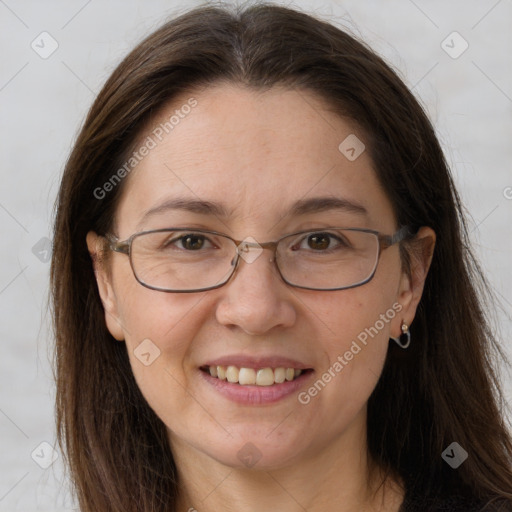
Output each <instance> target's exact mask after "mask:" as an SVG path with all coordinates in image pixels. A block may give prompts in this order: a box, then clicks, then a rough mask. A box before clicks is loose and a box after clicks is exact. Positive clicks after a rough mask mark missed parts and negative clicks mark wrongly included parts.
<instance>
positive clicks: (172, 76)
mask: <svg viewBox="0 0 512 512" xmlns="http://www.w3.org/2000/svg"><path fill="white" fill-rule="evenodd" d="M219 81H227V82H231V83H237V84H241V85H244V86H247V87H251V88H255V89H264V88H269V87H272V86H274V85H284V86H286V87H290V88H295V89H296V90H305V91H311V92H313V93H315V94H316V95H318V96H319V97H321V98H323V99H324V100H325V101H326V102H327V104H328V105H329V106H330V107H331V108H332V109H333V111H334V112H336V113H339V115H341V116H344V117H346V118H348V119H352V120H354V121H355V122H356V123H357V124H358V125H359V126H360V127H361V128H362V130H363V131H364V132H365V133H366V135H367V140H366V141H365V142H367V149H368V150H369V151H370V154H371V156H372V158H373V162H374V164H375V169H376V172H377V175H378V178H379V180H380V182H381V184H382V186H383V187H384V189H385V191H386V193H387V195H388V197H389V199H390V200H391V202H392V204H393V207H394V210H395V214H396V218H397V221H398V223H399V225H411V226H415V227H420V226H430V227H431V228H432V229H433V230H434V231H435V232H436V235H437V241H436V248H435V251H434V256H433V261H432V265H431V269H430V272H429V274H428V277H427V279H426V283H425V289H424V293H423V297H422V299H421V302H420V305H419V308H418V311H417V315H416V317H415V320H414V323H413V325H412V327H411V334H412V337H413V340H414V343H413V344H412V345H411V348H410V349H409V350H407V351H401V349H399V348H397V347H396V345H395V344H394V343H392V344H391V345H390V348H389V351H388V357H387V360H386V364H385V367H384V370H383V373H382V376H381V377H380V380H379V382H378V384H377V387H376V389H375V390H374V392H373V394H372V395H371V397H370V399H369V403H368V446H369V453H370V455H371V457H372V458H373V459H374V460H375V461H376V462H377V463H378V465H380V466H381V467H382V468H384V469H385V470H386V471H387V472H389V473H393V474H396V475H399V476H400V477H401V478H402V479H403V482H404V483H405V486H406V489H407V492H408V493H410V494H411V495H418V496H420V495H421V496H424V497H426V498H427V497H431V498H436V497H440V498H443V497H446V496H448V495H452V494H459V495H461V496H473V497H476V498H479V499H483V500H487V501H493V502H495V503H498V502H499V503H503V504H508V505H510V504H511V503H512V469H511V460H512V442H511V438H510V434H509V432H508V431H507V426H506V424H505V420H504V410H503V405H504V402H505V401H504V399H503V395H502V392H501V390H500V382H499V376H498V374H497V373H496V363H497V361H498V358H501V357H503V354H502V352H501V350H500V348H499V344H498V342H497V340H496V339H495V337H494V335H493V329H492V328H491V327H490V325H489V323H488V320H487V313H486V309H485V308H486V304H487V300H488V298H489V297H490V296H491V293H490V291H489V290H490V289H489V287H488V285H487V284H486V281H485V279H484V277H483V276H482V273H481V271H480V269H479V267H478V264H477V262H476V260H475V258H474V257H473V255H472V253H471V250H470V248H469V237H468V231H467V227H466V224H465V220H464V217H463V213H462V206H461V202H460V199H459V196H458V194H457V192H456V190H455V188H454V184H453V182H452V178H451V176H450V171H449V169H448V167H447V164H446V162H445V159H444V156H443V152H442V150H441V148H440V145H439V143H438V141H437V139H436V136H435V134H434V130H433V128H432V126H431V124H430V122H429V120H428V119H427V117H426V115H425V113H424V112H423V110H422V108H421V107H420V105H419V104H418V102H417V101H416V99H415V98H414V97H413V95H412V94H411V93H410V91H409V90H408V89H407V87H406V86H405V85H404V84H403V83H402V81H401V80H400V79H399V78H398V76H397V75H396V74H395V72H394V71H392V70H391V69H390V67H388V65H387V64H385V63H384V61H383V60H382V59H381V58H380V57H378V56H377V55H376V54H375V53H374V52H373V51H372V50H370V49H369V48H367V47H366V46H365V45H364V44H363V43H361V42H359V41H357V40H356V39H354V38H353V37H352V36H350V35H348V34H347V33H345V32H344V31H342V30H340V29H339V28H336V27H334V26H333V25H331V24H329V23H327V22H324V21H320V20H318V19H316V18H314V17H312V16H309V15H306V14H304V13H301V12H297V11H294V10H291V9H287V8H284V7H278V6H272V5H253V6H249V7H246V8H243V9H242V8H234V7H230V8H223V7H202V8H197V9H194V10H192V11H189V12H187V13H185V14H183V15H181V16H180V17H178V18H176V19H173V20H171V21H169V22H168V23H166V24H165V25H163V26H162V27H161V28H159V29H158V30H157V31H156V32H154V33H153V34H152V35H150V36H149V37H148V38H147V39H145V40H144V41H143V42H142V43H141V44H139V45H138V46H137V47H136V48H135V49H134V50H133V51H132V52H131V53H130V54H129V55H128V56H127V57H126V58H125V59H124V60H123V62H122V63H121V64H120V65H119V66H118V67H117V69H116V70H115V71H114V73H113V74H112V76H111V77H110V78H109V79H108V81H107V82H106V84H105V85H104V87H103V89H102V91H101V92H100V93H99V95H98V97H97V99H96V101H95V102H94V104H93V106H92V107H91V109H90V112H89V114H88V116H87V119H86V121H85V123H84V125H83V128H82V130H81V132H80V134H79V136H78V138H77V140H76V143H75V146H74V148H73V151H72V153H71V155H70V157H69V160H68V162H67V165H66V167H65V170H64V175H63V178H62V183H61V187H60V192H59V196H58V200H57V204H56V219H55V228H54V251H53V258H52V266H51V293H52V300H53V302H52V304H53V310H54V329H55V337H56V351H55V368H56V378H57V403H56V421H57V428H58V434H59V442H60V444H61V448H62V449H63V451H65V452H66V453H67V462H68V466H69V469H70V475H71V478H72V482H73V484H74V488H75V491H76V496H77V498H78V502H79V504H80V507H81V510H82V511H83V512H97V511H107V510H108V511H116V512H129V511H138V512H140V511H164V510H165V511H168V510H174V505H175V503H176V496H177V493H178V481H177V472H176V468H175V465H174V461H173V457H172V453H171V450H170V447H169V444H168V440H167V435H166V427H165V425H164V424H163V422H162V421H161V420H160V419H159V418H158V417H157V416H156V414H155V413H154V412H153V411H152V409H151V408H150V407H149V406H148V404H147V403H146V401H145V399H144V397H143V396H142V394H141V392H140V390H139V388H138V386H137V384H136V382H135V379H134V377H133V374H132V371H131V368H130V364H129V361H128V356H127V353H126V347H125V346H124V344H122V343H119V342H116V341H115V340H114V339H113V338H112V336H111V335H110V333H109V331H108V330H107V328H106V325H105V320H104V310H103V307H102V303H101V300H100V297H99V294H98V290H97V287H96V282H95V279H94V274H93V272H94V271H93V265H92V262H91V258H90V256H89V253H88V251H87V246H86V234H87V232H88V231H89V230H94V231H95V232H97V233H98V234H102V235H103V234H105V233H107V232H108V231H109V230H110V229H111V227H112V222H113V219H114V214H115V211H116V206H117V203H118V200H119V197H120V194H121V192H122V190H123V181H122V182H121V183H119V185H118V186H116V187H112V190H110V191H109V192H108V193H107V194H105V197H102V198H98V197H97V196H98V194H96V195H95V193H94V191H95V190H97V189H98V187H100V188H101V187H102V186H103V184H105V183H106V182H108V181H109V179H111V178H112V176H113V175H114V174H115V173H116V171H117V170H118V169H119V168H120V167H121V166H122V165H123V162H125V161H126V159H127V158H128V157H129V155H130V152H131V151H132V150H133V146H134V144H135V142H136V140H137V138H138V137H139V136H140V135H141V129H142V128H143V127H144V126H145V124H146V123H147V121H148V119H149V117H150V116H152V115H154V114H155V113H156V112H158V110H159V109H160V108H161V107H162V106H163V105H164V104H166V103H167V102H169V101H171V100H172V99H173V98H174V97H175V96H176V95H177V94H178V93H181V92H183V91H187V90H190V89H191V88H192V87H195V86H208V85H209V84H213V83H218V82H219ZM401 255H402V258H403V261H404V263H405V264H407V261H408V258H409V256H410V252H408V249H407V246H404V247H403V248H402V249H401ZM454 441H456V442H457V443H459V445H461V446H462V447H463V448H464V449H465V450H466V451H467V452H468V453H469V457H468V459H467V460H466V461H465V462H464V463H463V464H462V465H461V466H460V467H459V468H458V469H456V470H454V469H452V468H451V467H449V466H448V464H446V463H445V462H444V460H443V459H442V457H441V454H442V452H443V450H444V449H445V448H446V447H447V446H449V445H450V444H451V443H452V442H454Z"/></svg>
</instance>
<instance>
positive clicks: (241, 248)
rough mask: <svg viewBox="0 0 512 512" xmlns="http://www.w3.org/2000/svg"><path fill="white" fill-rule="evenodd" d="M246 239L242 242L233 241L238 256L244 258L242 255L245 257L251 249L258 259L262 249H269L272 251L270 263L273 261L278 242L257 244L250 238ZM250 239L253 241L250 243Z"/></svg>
mask: <svg viewBox="0 0 512 512" xmlns="http://www.w3.org/2000/svg"><path fill="white" fill-rule="evenodd" d="M248 238H249V239H248ZM248 238H246V239H244V240H235V241H234V242H235V243H236V252H237V254H238V255H239V256H242V258H244V255H246V254H247V253H249V252H250V250H251V249H253V252H254V254H255V256H256V257H258V256H259V255H260V254H261V252H262V251H263V250H264V249H269V250H271V251H272V259H271V260H270V261H273V259H274V254H275V251H276V248H277V244H278V242H261V243H260V242H257V241H256V240H255V239H254V238H252V237H248ZM251 238H252V240H254V241H251V240H250V239H251ZM244 259H245V258H244Z"/></svg>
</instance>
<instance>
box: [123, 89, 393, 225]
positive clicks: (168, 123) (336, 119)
mask: <svg viewBox="0 0 512 512" xmlns="http://www.w3.org/2000/svg"><path fill="white" fill-rule="evenodd" d="M354 137H357V138H354ZM347 138H348V139H347ZM345 140H348V141H349V142H350V144H349V146H354V142H355V144H356V146H355V150H356V151H358V152H359V151H360V150H361V148H362V145H361V143H362V144H364V135H363V134H362V133H361V131H360V130H359V128H358V127H357V126H356V125H355V123H351V122H349V121H347V120H345V119H342V118H341V117H340V116H338V115H336V114H334V113H333V112H331V111H330V110H329V108H328V106H327V105H326V104H325V103H324V102H323V101H322V100H321V99H320V98H318V97H317V96H316V95H314V94H312V93H311V92H307V91H303V90H301V91H299V90H291V89H285V88H272V89H269V90H264V91H261V90H254V89H249V88H245V87H241V86H235V85H230V84H219V85H216V86H210V87H208V88H206V89H203V90H196V91H193V92H190V93H188V94H182V95H181V96H180V97H177V98H174V99H173V101H172V104H168V105H166V106H165V107H164V108H163V109H161V111H160V112H159V113H158V115H156V116H154V117H153V118H152V119H151V120H150V121H149V122H148V123H147V124H146V126H145V128H144V130H143V131H142V133H141V137H140V138H139V143H138V146H139V147H142V145H146V146H147V147H149V146H151V149H150V150H149V151H148V152H145V155H144V157H142V158H141V159H140V161H139V163H138V164H137V166H136V168H135V170H134V171H132V173H131V174H130V175H129V176H128V177H127V178H126V179H127V183H125V189H124V191H123V195H122V197H121V201H120V203H119V206H118V211H117V214H118V215H117V216H116V217H117V219H118V222H117V224H118V228H119V231H120V232H133V230H134V229H135V227H136V226H138V225H140V223H141V218H142V217H143V215H144V214H145V213H147V212H148V211H149V210H150V209H154V207H155V206H156V205H158V204H161V203H162V202H165V201H166V200H169V199H171V200H172V199H173V198H178V197H179V198H188V199H191V200H194V201H207V202H210V203H219V204H221V206H222V207H221V209H222V210H223V213H224V214H225V217H226V222H232V223H234V224H236V223H241V222H246V223H247V222H252V223H253V224H254V225H255V224H256V223H257V222H260V223H263V224H264V223H267V227H268V225H269V224H272V225H275V223H276V222H275V221H276V219H277V218H283V217H284V216H285V215H286V214H287V213H288V211H287V209H289V207H291V205H293V204H294V203H296V202H297V201H298V200H304V199H307V198H308V197H310V198H312V197H325V196H333V197H334V196H335V197H341V198H343V199H344V200H346V201H349V202H352V203H353V204H357V205H360V206H362V207H363V208H365V209H366V210H367V212H368V215H367V217H366V218H365V219H364V221H363V219H362V216H360V220H359V221H358V222H359V223H360V224H361V223H363V222H364V226H363V225H362V224H361V226H362V227H373V228H378V227H379V225H380V226H382V227H383V228H384V227H385V226H384V223H386V222H387V223H388V225H389V226H394V222H393V217H392V213H391V212H392V208H391V205H390V203H389V201H388V199H387V197H386V196H385V194H384V192H383V190H382V189H381V187H380V185H379V183H378V180H377V177H376V174H375V172H374V170H373V167H372V161H371V158H370V156H369V154H368V152H367V151H363V152H362V153H361V154H360V155H359V156H358V157H357V158H356V159H353V158H347V155H348V156H353V153H354V152H349V153H346V148H345V146H346V145H347V144H345V143H343V141H345ZM358 141H360V142H358ZM340 144H342V147H341V150H340ZM357 144H360V145H359V146H357ZM349 149H351V148H349ZM136 150H137V145H136ZM344 151H345V152H344ZM295 211H297V210H295ZM210 213H211V212H210ZM353 213H354V212H353ZM162 215H164V214H163V213H162ZM372 223H373V225H372Z"/></svg>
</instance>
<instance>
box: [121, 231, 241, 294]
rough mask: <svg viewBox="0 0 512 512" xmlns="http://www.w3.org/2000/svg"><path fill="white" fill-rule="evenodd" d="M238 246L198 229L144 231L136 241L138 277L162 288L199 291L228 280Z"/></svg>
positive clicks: (133, 252)
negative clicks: (197, 230) (196, 230)
mask: <svg viewBox="0 0 512 512" xmlns="http://www.w3.org/2000/svg"><path fill="white" fill-rule="evenodd" d="M235 255H236V246H235V244H234V243H233V242H232V241H231V240H230V239H229V238H227V237H224V236H221V235H216V234H213V233H202V232H195V231H155V232H149V233H141V234H140V235H137V236H136V237H135V238H134V239H133V241H132V247H131V258H132V266H133V270H134V273H135V276H136V277H137V279H138V280H139V281H140V282H142V283H143V284H146V285H147V286H150V287H151V288H158V289H162V290H175V291H186V290H198V289H203V288H210V287H213V286H216V285H219V284H222V283H223V282H225V281H226V280H227V279H228V278H229V276H230V274H231V272H232V269H233V264H234V262H235V259H234V257H235Z"/></svg>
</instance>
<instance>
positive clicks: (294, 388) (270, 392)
mask: <svg viewBox="0 0 512 512" xmlns="http://www.w3.org/2000/svg"><path fill="white" fill-rule="evenodd" d="M212 366H213V365H212ZM246 368H251V367H246ZM198 372H199V374H200V376H201V378H202V379H204V382H205V383H206V384H207V385H208V386H210V389H213V390H214V391H215V392H217V393H219V394H220V395H222V396H223V397H225V398H227V399H229V400H231V401H232V402H235V403H237V404H240V405H252V406H255V405H269V404H275V403H276V402H279V401H280V400H284V399H285V398H287V397H289V396H291V395H296V394H297V393H298V392H299V390H300V389H301V388H302V387H305V384H306V382H307V381H309V380H310V379H311V377H312V376H313V375H314V373H315V372H314V370H311V369H310V370H308V371H306V372H305V373H302V374H301V375H299V376H298V377H297V378H295V379H294V380H292V381H285V382H283V383H281V384H273V385H272V386H256V385H244V386H241V385H240V384H237V383H231V382H228V381H226V380H220V379H217V378H216V377H212V376H211V375H210V374H209V373H207V372H206V371H204V370H201V369H198Z"/></svg>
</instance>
